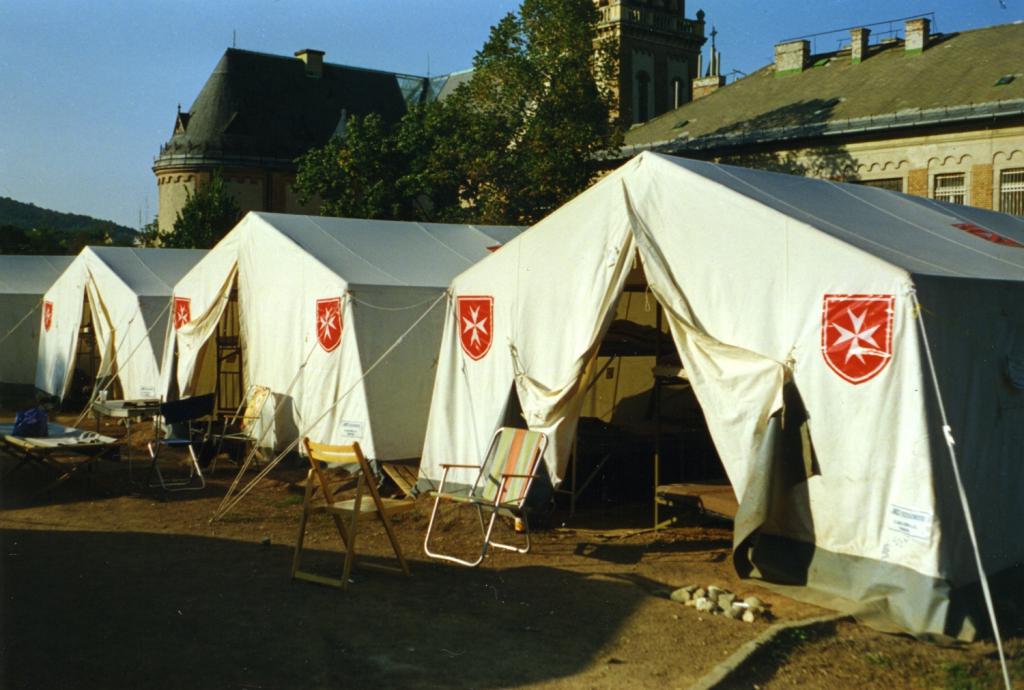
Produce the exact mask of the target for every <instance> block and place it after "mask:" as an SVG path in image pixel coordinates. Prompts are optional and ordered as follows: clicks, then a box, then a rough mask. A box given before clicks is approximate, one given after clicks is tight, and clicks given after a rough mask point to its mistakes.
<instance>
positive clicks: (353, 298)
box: [346, 291, 435, 311]
mask: <svg viewBox="0 0 1024 690" xmlns="http://www.w3.org/2000/svg"><path fill="white" fill-rule="evenodd" d="M346 294H347V296H348V298H349V300H350V301H352V302H355V303H356V304H359V305H361V306H364V307H369V308H370V309H377V310H379V311H408V310H410V309H416V308H418V307H422V306H423V305H424V304H429V303H430V302H431V301H432V300H434V299H435V297H434V296H433V295H431V296H430V297H428V298H427V299H425V300H423V301H422V302H417V303H416V304H410V305H409V306H407V307H382V306H380V305H378V304H371V303H370V302H367V301H366V300H362V299H359V298H358V297H356V296H355V295H353V294H352V292H351V291H347V292H346Z"/></svg>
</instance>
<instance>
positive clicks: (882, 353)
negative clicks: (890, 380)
mask: <svg viewBox="0 0 1024 690" xmlns="http://www.w3.org/2000/svg"><path fill="white" fill-rule="evenodd" d="M895 302H896V298H895V296H893V295H825V299H824V301H823V302H822V306H821V354H822V356H823V357H824V358H825V363H826V364H828V366H829V368H830V369H831V370H832V371H834V372H835V373H836V374H838V375H839V377H840V378H842V379H843V380H845V381H849V382H850V383H853V384H858V383H864V382H865V381H869V380H871V379H873V378H874V377H875V376H877V375H878V374H879V373H880V372H881V371H882V369H884V368H885V365H887V364H888V363H889V360H891V359H892V319H893V305H894V304H895Z"/></svg>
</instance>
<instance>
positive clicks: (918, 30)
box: [903, 17, 931, 55]
mask: <svg viewBox="0 0 1024 690" xmlns="http://www.w3.org/2000/svg"><path fill="white" fill-rule="evenodd" d="M930 29H931V22H930V21H929V20H928V19H927V18H926V17H919V18H918V19H908V20H907V23H906V26H905V28H904V30H903V35H904V45H905V47H906V54H907V55H917V54H918V53H920V52H923V51H924V49H925V48H927V47H928V32H929V30H930Z"/></svg>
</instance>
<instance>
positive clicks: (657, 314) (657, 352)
mask: <svg viewBox="0 0 1024 690" xmlns="http://www.w3.org/2000/svg"><path fill="white" fill-rule="evenodd" d="M654 327H655V329H656V332H655V334H654V366H655V367H657V366H658V359H659V358H660V357H661V302H656V303H655V305H654ZM660 484H661V384H660V383H659V382H658V377H657V376H655V377H654V529H658V527H659V522H658V486H659V485H660Z"/></svg>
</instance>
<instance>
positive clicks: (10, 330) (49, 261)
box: [0, 254, 74, 386]
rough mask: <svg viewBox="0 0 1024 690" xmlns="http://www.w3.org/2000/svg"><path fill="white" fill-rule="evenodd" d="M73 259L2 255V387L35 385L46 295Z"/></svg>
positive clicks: (0, 345) (0, 361) (0, 351)
mask: <svg viewBox="0 0 1024 690" xmlns="http://www.w3.org/2000/svg"><path fill="white" fill-rule="evenodd" d="M73 259H74V257H73V256H29V255H12V254H0V384H16V385H27V386H31V385H32V384H33V382H35V371H36V355H37V353H38V350H39V331H40V330H41V328H42V319H41V314H42V309H41V307H42V297H43V293H45V292H46V291H47V290H48V289H49V288H50V286H51V285H53V281H55V280H57V278H58V276H60V274H61V273H62V272H63V271H64V269H66V268H67V267H68V265H69V264H70V263H71V261H72V260H73Z"/></svg>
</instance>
